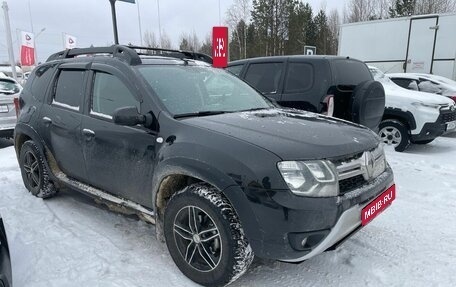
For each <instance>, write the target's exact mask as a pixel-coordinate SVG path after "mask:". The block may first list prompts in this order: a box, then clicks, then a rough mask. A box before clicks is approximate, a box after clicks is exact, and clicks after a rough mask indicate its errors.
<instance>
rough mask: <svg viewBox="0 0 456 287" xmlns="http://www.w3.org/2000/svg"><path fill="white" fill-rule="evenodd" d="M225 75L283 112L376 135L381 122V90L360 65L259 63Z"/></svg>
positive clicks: (236, 66) (290, 59)
mask: <svg viewBox="0 0 456 287" xmlns="http://www.w3.org/2000/svg"><path fill="white" fill-rule="evenodd" d="M227 70H228V71H230V72H231V73H233V74H235V75H236V76H238V77H240V78H241V79H243V80H245V81H246V82H247V83H249V84H250V85H252V86H253V87H254V88H256V89H257V90H259V91H260V92H261V93H263V94H264V95H265V96H267V97H268V98H270V99H271V100H274V101H276V102H277V103H278V104H279V105H280V106H283V107H289V108H296V109H301V110H306V111H311V112H315V113H322V114H325V115H329V116H334V117H337V118H341V119H345V120H348V121H351V122H355V123H359V124H362V125H364V126H367V127H369V128H370V129H372V130H374V131H377V130H378V125H379V124H380V121H381V120H382V116H383V111H384V108H385V92H384V90H383V87H382V85H381V84H380V83H378V82H376V81H374V79H373V78H372V75H371V74H370V72H369V69H368V68H367V66H366V64H364V63H363V62H361V61H359V60H356V59H351V58H349V57H336V56H303V55H297V56H278V57H261V58H252V59H246V60H239V61H234V62H231V63H229V65H228V67H227Z"/></svg>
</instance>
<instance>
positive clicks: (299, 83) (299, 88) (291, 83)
mask: <svg viewBox="0 0 456 287" xmlns="http://www.w3.org/2000/svg"><path fill="white" fill-rule="evenodd" d="M313 74H314V72H313V67H312V65H310V64H306V63H289V65H288V71H287V76H286V79H285V92H288V93H293V92H304V91H307V90H309V89H310V88H312V84H313V78H314V75H313Z"/></svg>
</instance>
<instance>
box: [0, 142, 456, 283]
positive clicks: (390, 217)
mask: <svg viewBox="0 0 456 287" xmlns="http://www.w3.org/2000/svg"><path fill="white" fill-rule="evenodd" d="M387 157H388V161H389V162H390V164H391V166H392V168H393V170H394V172H395V178H396V184H397V199H396V201H395V202H394V203H393V205H392V206H391V207H389V208H387V209H386V210H385V211H384V212H383V213H382V214H381V215H379V217H377V218H376V219H374V220H373V222H371V223H370V224H369V225H367V226H366V227H365V228H364V229H362V230H361V231H360V232H359V233H358V234H356V235H355V236H353V237H352V238H351V239H349V240H348V241H347V242H345V243H344V244H343V245H342V246H341V247H340V248H339V249H338V250H336V251H332V252H327V253H324V254H322V255H320V256H317V257H315V258H312V259H310V260H308V261H306V262H303V263H301V264H298V265H293V264H287V263H281V262H275V261H266V260H256V261H254V262H253V264H252V266H251V268H250V269H249V270H248V271H247V273H246V274H244V276H242V277H241V278H240V279H239V280H238V281H236V282H234V283H233V284H232V285H231V286H307V285H312V286H333V285H340V286H366V285H369V286H385V285H392V286H435V285H441V286H451V285H453V284H454V282H455V281H456V272H454V271H455V267H454V266H455V265H456V224H455V223H454V218H456V137H453V138H450V137H448V138H439V139H437V140H436V141H435V142H433V143H431V144H429V145H425V146H412V147H410V148H409V149H408V150H407V152H405V153H396V152H394V151H392V150H388V151H387ZM0 192H1V197H0V213H1V214H2V216H3V219H4V221H5V224H6V229H7V232H8V239H9V242H10V245H11V246H10V247H11V253H12V260H13V273H14V284H15V286H16V287H22V286H33V287H40V286H43V287H44V286H46V287H47V286H51V287H52V286H56V287H61V286H129V287H130V286H195V284H194V283H192V282H191V281H190V280H188V279H187V278H186V277H185V276H184V275H182V274H181V273H180V271H179V270H178V269H177V267H176V266H175V265H174V263H173V262H172V260H171V257H170V256H169V254H168V251H167V250H166V246H165V245H164V244H162V243H160V242H158V241H157V240H156V239H155V228H154V226H153V225H149V224H146V223H144V222H141V221H138V220H137V219H136V218H135V217H127V216H124V215H120V214H116V213H113V212H111V211H109V210H106V209H105V208H103V207H101V206H98V205H96V204H94V203H93V201H92V200H91V199H88V198H87V197H84V196H83V195H80V194H77V193H75V192H68V191H67V192H61V193H60V194H59V195H58V196H57V197H55V198H52V199H49V200H41V199H37V198H35V197H33V196H31V195H30V194H29V193H28V192H27V191H26V190H25V188H24V186H23V183H22V180H21V176H20V172H19V168H18V165H17V161H16V157H15V153H14V149H13V147H12V146H10V147H6V148H2V149H0Z"/></svg>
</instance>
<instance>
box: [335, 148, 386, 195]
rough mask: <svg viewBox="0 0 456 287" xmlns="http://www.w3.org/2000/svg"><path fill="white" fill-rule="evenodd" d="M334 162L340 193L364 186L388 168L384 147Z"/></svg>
mask: <svg viewBox="0 0 456 287" xmlns="http://www.w3.org/2000/svg"><path fill="white" fill-rule="evenodd" d="M333 163H334V164H335V165H336V168H337V173H338V178H339V194H340V195H343V194H345V193H347V192H350V191H353V190H355V189H357V188H360V187H362V186H363V185H365V184H367V183H368V182H370V181H372V180H373V179H374V178H376V177H377V176H379V175H380V174H382V173H383V172H384V170H385V168H386V161H385V155H384V153H383V148H382V147H377V148H375V149H373V150H370V151H366V152H363V153H361V154H358V155H356V156H355V157H351V158H347V159H344V160H338V161H335V162H333Z"/></svg>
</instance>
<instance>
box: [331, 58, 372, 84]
mask: <svg viewBox="0 0 456 287" xmlns="http://www.w3.org/2000/svg"><path fill="white" fill-rule="evenodd" d="M333 69H334V73H335V76H336V81H337V83H336V85H343V86H357V85H358V84H360V83H362V82H365V81H369V80H372V75H371V73H370V71H369V69H368V68H367V66H366V64H364V63H362V62H358V61H354V60H349V59H343V60H335V61H333Z"/></svg>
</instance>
